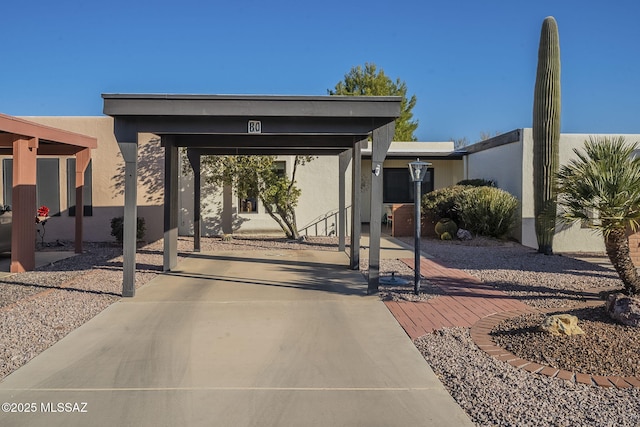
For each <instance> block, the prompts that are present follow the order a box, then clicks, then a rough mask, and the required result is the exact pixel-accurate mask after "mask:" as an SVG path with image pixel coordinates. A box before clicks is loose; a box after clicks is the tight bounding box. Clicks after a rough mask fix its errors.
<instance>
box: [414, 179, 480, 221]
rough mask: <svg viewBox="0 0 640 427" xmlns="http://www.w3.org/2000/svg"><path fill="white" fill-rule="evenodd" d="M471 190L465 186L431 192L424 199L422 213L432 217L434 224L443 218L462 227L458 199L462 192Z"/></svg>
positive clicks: (454, 186)
mask: <svg viewBox="0 0 640 427" xmlns="http://www.w3.org/2000/svg"><path fill="white" fill-rule="evenodd" d="M467 188H469V187H468V186H465V185H453V186H451V187H445V188H440V189H438V190H434V191H431V192H429V193H427V194H425V195H424V196H423V197H422V211H423V212H424V213H425V215H427V216H430V217H431V219H432V220H433V221H434V222H437V221H440V220H441V219H442V218H449V219H451V220H453V221H454V222H455V223H456V224H458V225H460V226H462V219H461V218H460V215H459V211H458V203H456V202H457V199H458V197H460V195H461V194H462V192H463V191H464V190H465V189H467Z"/></svg>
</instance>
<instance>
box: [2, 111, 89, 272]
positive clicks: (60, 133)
mask: <svg viewBox="0 0 640 427" xmlns="http://www.w3.org/2000/svg"><path fill="white" fill-rule="evenodd" d="M97 147H98V142H97V139H96V138H92V137H90V136H86V135H81V134H78V133H73V132H67V131H64V130H61V129H56V128H52V127H49V126H44V125H40V124H38V123H33V122H30V121H27V120H23V119H19V118H17V117H12V116H7V115H4V114H0V154H2V155H10V156H13V189H12V191H13V195H12V199H13V206H12V211H13V218H12V220H13V224H12V234H11V272H12V273H20V272H24V271H29V270H33V269H34V268H35V244H34V236H35V232H36V229H35V227H36V224H35V217H36V159H37V156H75V158H76V206H83V188H84V172H85V170H86V169H87V166H88V165H89V161H90V160H91V149H92V148H97ZM83 218H84V216H83V209H76V223H75V226H76V227H75V251H76V253H82V223H83Z"/></svg>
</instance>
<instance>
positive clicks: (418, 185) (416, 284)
mask: <svg viewBox="0 0 640 427" xmlns="http://www.w3.org/2000/svg"><path fill="white" fill-rule="evenodd" d="M408 166H409V174H410V175H411V180H412V181H413V183H414V188H413V205H414V209H413V212H414V214H413V215H414V216H413V222H414V224H415V229H414V233H415V237H414V242H413V249H414V272H415V275H414V279H413V292H414V293H415V294H416V295H418V292H420V222H421V221H420V202H421V200H420V199H421V197H420V196H421V195H422V181H423V180H424V177H425V175H426V174H427V168H428V167H429V166H431V163H427V162H421V161H420V159H417V160H416V161H415V162H410V163H409V165H408Z"/></svg>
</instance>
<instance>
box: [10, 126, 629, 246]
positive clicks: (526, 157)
mask: <svg viewBox="0 0 640 427" xmlns="http://www.w3.org/2000/svg"><path fill="white" fill-rule="evenodd" d="M26 119H28V120H30V121H33V122H36V123H40V124H44V125H48V126H54V127H57V128H60V129H64V130H68V131H72V132H77V133H81V134H84V135H89V136H93V137H95V138H97V139H98V148H97V149H96V150H93V153H92V160H91V164H90V167H89V168H88V170H87V173H86V174H85V180H86V190H85V195H84V199H85V207H84V214H85V231H84V239H85V240H86V241H112V240H113V239H114V238H113V237H112V236H111V235H110V233H111V227H110V223H111V219H112V218H114V217H119V216H122V215H123V209H124V208H123V205H124V189H123V174H124V162H123V160H122V156H121V154H120V150H119V148H118V145H117V142H116V139H115V137H114V134H113V119H112V118H111V117H26ZM624 136H625V137H626V139H627V140H628V141H637V140H640V135H624ZM588 137H589V135H585V134H562V136H561V141H560V147H561V149H560V162H561V163H565V162H567V161H568V160H569V159H570V158H572V157H573V148H576V147H581V146H582V144H583V142H584V141H585V140H586V139H588ZM138 144H139V155H138V162H139V169H138V196H137V197H138V216H140V217H143V218H144V219H145V222H146V234H145V240H147V241H154V240H158V239H161V238H162V237H163V192H164V183H163V176H164V175H163V173H164V163H163V151H162V149H161V147H160V141H159V139H158V138H157V137H156V136H155V135H152V134H140V135H139V137H138ZM532 146H533V139H532V130H531V129H528V128H525V129H517V130H514V131H512V132H508V133H505V134H503V135H499V136H496V137H494V138H491V139H489V140H486V141H482V142H479V143H477V144H474V145H471V146H468V147H464V149H463V150H459V151H456V150H455V149H454V144H453V142H393V143H392V144H391V147H390V149H389V152H388V154H387V158H386V160H385V162H384V166H383V170H382V173H383V174H384V194H383V203H384V205H385V209H383V212H390V207H391V206H392V205H394V204H395V205H397V204H406V203H412V202H413V193H412V191H413V186H412V185H411V184H410V182H409V176H408V169H407V164H408V162H410V161H413V160H415V159H416V158H420V159H421V160H423V161H427V162H429V163H431V166H430V171H429V174H428V175H427V178H426V180H425V182H424V183H423V191H425V192H426V191H431V190H433V189H438V188H443V187H446V186H449V185H453V184H455V183H457V182H459V181H460V180H462V179H467V178H485V179H492V180H494V181H496V182H497V184H498V186H499V187H500V188H503V189H505V190H506V191H509V192H510V193H511V194H513V195H515V196H516V197H517V198H518V200H520V202H521V206H520V209H519V221H518V222H517V226H516V229H515V230H514V237H515V238H516V239H517V240H518V241H520V242H522V244H524V245H526V246H530V247H537V243H536V238H535V231H534V221H533V183H532V176H533V171H532V168H533V163H532ZM292 164H293V157H292V156H281V157H279V158H278V165H279V167H280V168H282V170H283V171H284V172H286V173H287V174H288V175H289V176H290V174H291V167H292ZM73 167H74V163H73V161H72V157H71V156H70V157H69V158H65V157H60V158H43V159H39V160H38V206H40V205H47V206H48V207H49V208H50V209H51V215H52V216H53V217H52V218H51V219H50V220H49V222H48V225H47V230H46V236H45V240H46V241H47V242H55V241H56V240H61V241H64V240H72V239H73V235H74V234H73V233H74V226H75V220H74V215H75V214H74V213H75V201H74V194H73V191H72V182H73V181H72V178H71V177H72V176H73V175H74V169H73ZM10 168H11V158H10V157H5V158H3V159H2V162H0V170H1V171H2V176H3V204H9V205H10V204H11V203H10V202H11V192H10V188H11V178H10V176H11V174H10ZM372 172H373V171H372V167H371V151H370V148H369V147H363V149H362V176H361V188H360V190H361V192H362V196H363V197H362V198H361V200H362V206H361V212H362V215H363V217H362V222H364V223H368V222H370V221H371V218H369V217H368V215H369V212H370V209H369V203H370V197H369V192H370V183H371V174H372ZM347 176H348V177H349V176H350V174H349V173H348V174H347ZM296 180H297V183H298V185H299V186H300V188H301V189H302V196H301V198H300V202H299V205H298V209H297V220H298V227H299V230H300V231H301V232H302V234H308V235H316V234H318V235H328V234H334V233H336V232H337V231H336V228H337V221H338V216H337V212H338V205H339V201H338V180H339V158H338V156H320V157H317V158H316V159H315V160H314V161H312V162H311V163H309V164H307V165H305V166H303V167H301V168H299V169H298V175H297V177H296ZM349 181H350V180H349ZM179 183H180V188H181V191H180V197H179V204H180V218H179V233H180V234H181V235H190V234H193V214H192V212H193V191H192V187H193V180H192V177H191V176H190V174H189V173H185V172H183V173H182V174H181V176H180V181H179ZM202 185H203V190H202V195H203V202H202V219H203V221H202V230H203V231H202V232H203V235H205V236H217V235H220V234H222V233H224V232H233V233H260V234H264V233H267V234H280V233H281V230H280V229H279V227H278V225H277V224H276V223H275V221H273V220H272V219H271V218H270V217H269V215H268V214H266V213H265V211H264V207H263V206H261V205H260V202H259V200H240V199H239V198H238V197H236V196H235V195H234V194H233V193H232V191H231V190H230V189H223V188H215V187H214V186H212V185H210V184H207V183H206V182H204V180H203V184H202ZM350 189H351V183H350V182H347V183H346V191H347V195H346V197H347V200H350V194H349V192H350ZM349 209H350V206H348V207H347V210H349ZM349 217H350V216H349V215H347V220H348V218H349ZM383 219H384V218H380V219H379V220H381V221H382V220H383ZM554 249H555V250H556V251H557V252H573V251H585V252H593V251H603V250H604V247H603V243H602V238H601V237H600V236H599V235H597V234H596V233H593V232H592V231H591V230H589V229H585V228H581V226H580V225H579V224H577V225H574V226H571V227H565V226H563V227H559V228H558V232H557V235H556V239H555V240H554Z"/></svg>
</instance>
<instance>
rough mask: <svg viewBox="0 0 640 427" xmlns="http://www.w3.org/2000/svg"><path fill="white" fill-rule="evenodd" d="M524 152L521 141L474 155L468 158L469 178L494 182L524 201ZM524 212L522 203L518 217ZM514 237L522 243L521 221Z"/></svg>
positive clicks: (517, 224) (515, 228)
mask: <svg viewBox="0 0 640 427" xmlns="http://www.w3.org/2000/svg"><path fill="white" fill-rule="evenodd" d="M525 131H526V129H525ZM525 134H526V132H525ZM521 135H522V133H521ZM521 138H522V137H521ZM522 151H523V141H522V140H520V141H516V142H512V143H509V144H505V145H500V146H498V147H494V148H491V149H488V150H484V151H479V152H476V153H472V154H470V155H468V156H467V177H468V178H469V179H475V178H482V179H490V180H493V181H495V182H496V183H497V185H498V187H500V188H502V189H503V190H505V191H508V192H509V193H511V194H513V195H514V196H515V197H516V198H517V199H518V200H520V201H522V191H523V190H522V185H523V182H522V169H523V164H522ZM524 212H525V206H524V205H523V204H522V203H520V204H519V206H518V214H517V215H518V217H520V215H521V214H522V215H523V214H524ZM512 235H513V236H514V237H515V238H516V239H518V240H519V241H522V228H521V227H520V221H516V225H515V227H514V230H513V232H512Z"/></svg>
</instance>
